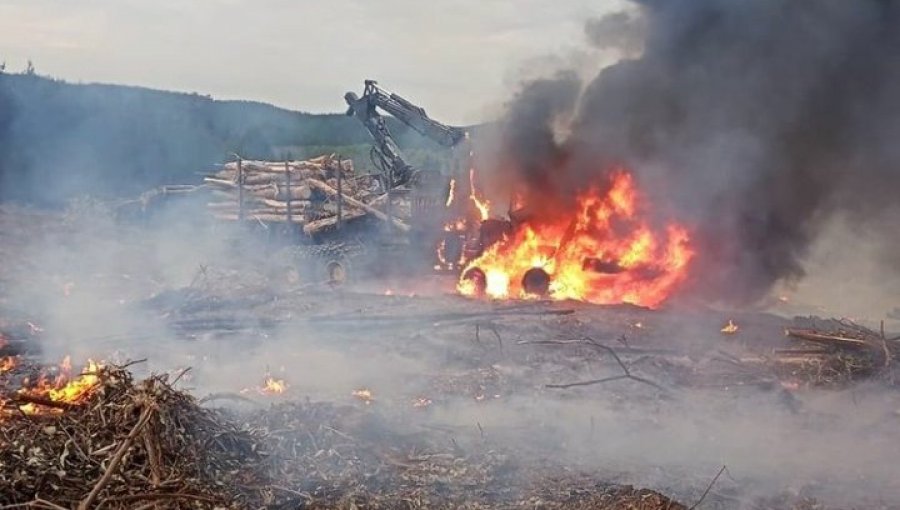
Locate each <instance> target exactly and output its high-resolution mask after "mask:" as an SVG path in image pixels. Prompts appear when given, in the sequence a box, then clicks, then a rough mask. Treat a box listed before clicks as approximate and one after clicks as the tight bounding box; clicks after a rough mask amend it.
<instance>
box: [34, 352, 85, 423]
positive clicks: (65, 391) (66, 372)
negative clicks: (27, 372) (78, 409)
mask: <svg viewBox="0 0 900 510" xmlns="http://www.w3.org/2000/svg"><path fill="white" fill-rule="evenodd" d="M59 369H60V370H59V374H58V375H57V376H56V377H54V378H53V379H51V378H49V377H48V376H47V375H46V374H42V375H41V376H40V377H39V378H38V380H37V382H36V383H35V384H34V385H33V386H27V387H24V388H22V389H20V390H19V391H18V393H19V394H20V395H23V396H27V397H34V398H43V399H47V400H49V401H51V402H58V403H64V404H73V405H77V404H81V403H84V402H85V401H87V400H88V399H89V398H90V397H91V395H93V394H94V391H96V390H97V388H99V387H100V382H101V381H100V372H101V371H102V370H103V365H101V364H100V363H97V362H96V361H94V360H88V361H87V364H86V365H85V367H84V370H82V372H81V374H79V375H78V376H75V377H72V373H71V371H72V362H71V358H70V357H69V356H66V357H65V359H63V361H62V363H60V365H59ZM25 384H26V385H27V384H28V381H27V379H26V380H25ZM19 409H20V410H21V411H22V412H23V413H25V414H60V413H61V412H62V409H56V408H50V407H43V406H40V405H36V404H33V403H29V404H24V405H21V406H19Z"/></svg>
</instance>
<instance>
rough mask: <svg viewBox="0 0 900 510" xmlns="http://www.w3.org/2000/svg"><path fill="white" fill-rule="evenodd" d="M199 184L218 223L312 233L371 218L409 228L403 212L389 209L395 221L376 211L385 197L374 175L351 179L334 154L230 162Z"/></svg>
mask: <svg viewBox="0 0 900 510" xmlns="http://www.w3.org/2000/svg"><path fill="white" fill-rule="evenodd" d="M203 180H204V183H205V184H206V187H207V188H209V189H210V190H211V192H212V200H211V201H210V202H209V203H208V204H207V207H208V208H209V211H210V212H211V213H212V215H213V216H214V217H215V218H216V219H219V220H225V221H238V220H239V219H241V217H243V219H249V220H255V221H259V222H263V223H293V224H296V225H299V226H301V227H302V228H303V231H304V232H305V233H306V234H309V235H314V234H317V233H319V232H322V231H324V230H327V229H329V228H333V227H335V226H336V225H337V224H338V223H339V221H342V222H343V221H353V220H355V219H357V218H361V217H363V216H367V215H371V216H374V217H376V218H378V219H380V220H382V221H392V223H393V224H394V226H396V227H397V228H399V229H401V230H408V227H407V225H406V223H405V222H404V221H403V220H402V219H401V218H402V216H403V214H404V208H397V210H395V211H391V212H392V215H393V216H395V217H389V215H388V214H386V213H385V212H384V211H382V210H381V209H382V208H383V207H384V205H385V202H386V198H385V197H384V196H382V195H383V193H380V189H379V186H378V185H377V182H376V180H375V179H374V177H372V176H368V175H363V176H358V175H356V173H355V172H354V169H353V162H352V161H351V160H341V159H340V158H338V157H336V156H334V155H330V156H319V157H317V158H313V159H309V160H305V161H277V162H276V161H246V160H245V161H239V162H238V161H233V162H230V163H227V164H225V165H224V166H223V168H222V169H221V170H220V171H219V172H217V173H215V174H213V175H210V176H207V177H205V178H204V179H203ZM339 209H340V220H339V218H338V212H339ZM398 216H399V217H398Z"/></svg>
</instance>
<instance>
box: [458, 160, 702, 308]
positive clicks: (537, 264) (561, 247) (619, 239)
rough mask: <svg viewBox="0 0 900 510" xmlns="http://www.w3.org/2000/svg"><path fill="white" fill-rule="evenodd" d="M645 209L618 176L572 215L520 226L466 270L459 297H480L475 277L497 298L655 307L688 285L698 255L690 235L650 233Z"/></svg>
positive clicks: (582, 200)
mask: <svg viewBox="0 0 900 510" xmlns="http://www.w3.org/2000/svg"><path fill="white" fill-rule="evenodd" d="M604 189H605V190H606V191H605V192H604ZM644 206H645V204H643V203H642V201H641V199H640V196H639V194H638V191H637V189H636V187H635V182H634V179H633V177H632V176H631V174H629V173H628V172H626V171H624V170H617V171H615V172H613V173H611V174H610V176H609V182H608V183H607V186H606V187H601V186H599V185H594V186H592V187H590V188H589V189H587V190H586V191H585V192H583V193H581V194H580V195H578V196H577V199H576V207H575V208H574V210H573V211H571V212H570V213H569V214H558V213H557V214H555V215H550V216H548V217H547V218H543V217H541V218H538V219H536V220H533V221H530V222H526V223H522V224H519V225H518V226H517V227H516V228H515V230H514V231H513V232H512V233H511V234H510V235H508V236H506V237H504V238H503V239H502V240H501V241H499V242H497V243H496V244H494V245H492V246H490V247H488V248H487V249H486V250H485V251H484V253H482V254H481V256H479V257H477V258H476V259H475V260H473V261H471V262H470V263H469V264H468V265H467V266H466V269H465V270H464V271H463V277H462V278H461V280H460V283H459V286H458V291H459V292H460V293H462V294H466V295H472V294H475V293H476V292H477V291H478V290H479V288H478V286H477V285H475V284H474V283H473V282H472V281H471V280H470V279H469V278H468V277H467V273H468V274H471V273H469V271H470V270H476V269H477V270H478V271H480V273H479V275H481V276H483V280H484V282H483V290H484V293H485V294H486V295H487V296H489V297H492V298H517V297H522V298H525V297H532V296H533V295H534V294H535V289H538V293H542V294H544V295H546V297H549V298H551V299H558V300H561V299H575V300H582V301H588V302H592V303H600V304H611V303H623V302H625V303H632V304H636V305H642V306H648V307H656V306H658V305H660V304H661V303H662V302H664V301H665V300H666V299H667V298H668V297H669V296H670V295H671V293H672V291H673V290H674V289H675V288H676V287H677V286H678V284H680V283H681V282H682V281H684V279H685V278H686V276H687V267H688V263H689V262H690V261H691V259H692V257H693V254H694V253H693V250H692V249H691V246H690V239H689V236H688V232H687V229H686V228H684V227H682V226H680V225H678V224H674V223H673V224H669V225H667V226H665V227H662V228H652V227H651V226H650V225H649V224H648V223H647V221H646V220H645V219H643V218H642V217H641V213H644V212H645V207H644ZM529 278H530V285H529ZM523 280H524V281H523Z"/></svg>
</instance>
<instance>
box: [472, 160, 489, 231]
mask: <svg viewBox="0 0 900 510" xmlns="http://www.w3.org/2000/svg"><path fill="white" fill-rule="evenodd" d="M469 188H470V191H469V198H470V199H471V200H472V203H473V204H475V207H476V208H477V209H478V213H479V214H480V215H481V221H484V220H486V219H488V218H489V217H490V212H491V203H490V202H489V201H488V200H487V199H479V198H478V192H476V191H475V169H474V168H470V169H469Z"/></svg>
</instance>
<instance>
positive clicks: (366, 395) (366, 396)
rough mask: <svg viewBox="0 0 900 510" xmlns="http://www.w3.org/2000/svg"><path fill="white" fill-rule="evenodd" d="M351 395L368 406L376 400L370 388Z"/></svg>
mask: <svg viewBox="0 0 900 510" xmlns="http://www.w3.org/2000/svg"><path fill="white" fill-rule="evenodd" d="M350 394H351V395H352V396H354V397H356V398H357V399H359V400H361V401H362V402H364V403H365V404H366V405H369V404H371V403H372V402H373V401H374V400H375V396H374V395H373V394H372V390H370V389H368V388H360V389H358V390H353V392H352V393H350Z"/></svg>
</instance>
